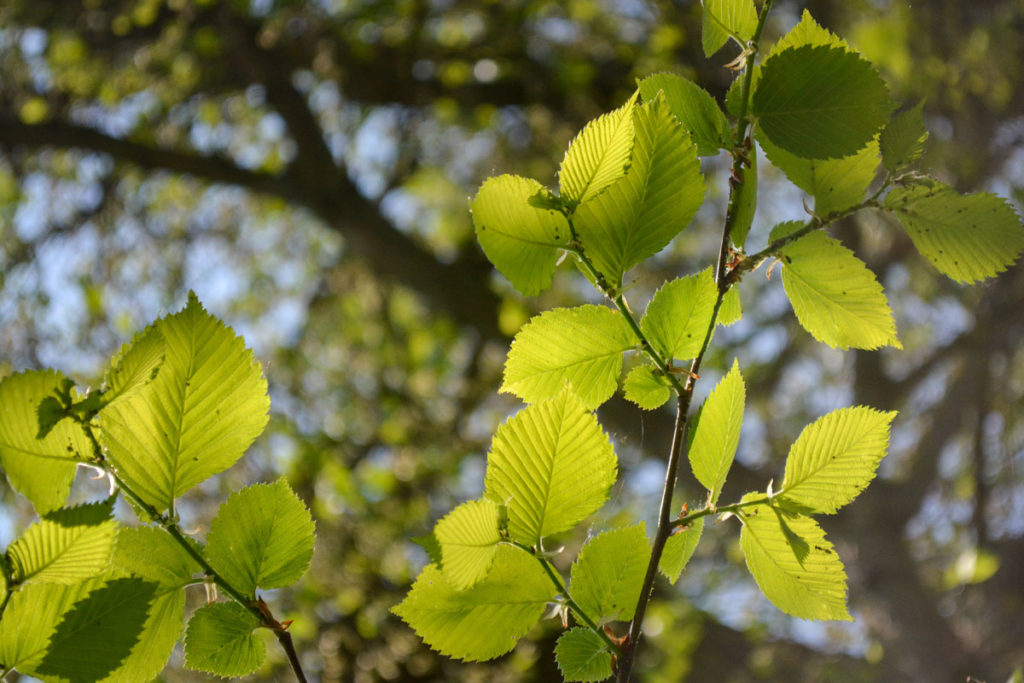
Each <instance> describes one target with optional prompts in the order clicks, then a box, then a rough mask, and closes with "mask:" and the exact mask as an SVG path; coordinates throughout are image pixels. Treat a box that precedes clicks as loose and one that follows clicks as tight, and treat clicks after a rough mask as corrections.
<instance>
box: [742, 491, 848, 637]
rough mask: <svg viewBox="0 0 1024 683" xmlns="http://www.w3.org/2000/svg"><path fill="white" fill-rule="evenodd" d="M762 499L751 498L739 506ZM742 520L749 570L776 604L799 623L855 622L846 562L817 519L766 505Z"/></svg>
mask: <svg viewBox="0 0 1024 683" xmlns="http://www.w3.org/2000/svg"><path fill="white" fill-rule="evenodd" d="M761 495H763V494H759V493H748V494H747V495H745V496H744V497H743V498H742V499H741V501H740V502H748V501H750V500H752V499H754V498H756V497H759V496H761ZM741 519H742V520H743V530H742V531H741V532H740V548H741V549H742V551H743V557H744V559H745V560H746V561H747V569H749V570H750V573H751V575H753V577H754V580H755V581H757V585H758V586H759V587H760V588H761V592H763V593H764V594H765V596H766V597H767V598H768V599H769V600H771V602H772V604H774V605H775V606H776V607H778V608H779V609H781V610H782V611H783V612H785V613H786V614H790V615H792V616H794V617H800V618H801V619H837V620H844V621H852V618H851V617H850V614H849V612H847V610H846V572H845V571H844V570H843V563H842V562H841V561H840V560H839V556H838V555H837V554H836V551H835V550H834V549H833V547H832V544H831V543H830V542H829V541H828V540H826V538H825V532H824V531H822V529H821V527H819V526H818V524H817V523H816V522H815V521H814V520H813V519H811V518H810V517H806V516H804V515H800V514H797V513H795V512H790V511H787V510H781V509H779V508H774V507H771V506H768V505H754V506H751V507H749V508H746V509H744V510H743V511H742V515H741Z"/></svg>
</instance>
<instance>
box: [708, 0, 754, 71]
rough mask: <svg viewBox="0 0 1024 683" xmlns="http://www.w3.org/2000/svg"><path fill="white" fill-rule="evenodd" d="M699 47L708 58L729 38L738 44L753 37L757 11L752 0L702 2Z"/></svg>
mask: <svg viewBox="0 0 1024 683" xmlns="http://www.w3.org/2000/svg"><path fill="white" fill-rule="evenodd" d="M703 2H704V14H703V17H702V23H701V34H700V38H701V46H702V47H703V48H704V56H705V57H710V56H711V55H713V54H715V53H716V52H718V51H719V50H721V49H722V46H723V45H725V44H726V43H727V42H728V41H729V38H730V37H735V38H737V39H738V42H740V44H743V43H746V41H748V40H750V39H751V38H753V37H754V31H755V30H756V29H757V10H756V9H755V8H754V0H703Z"/></svg>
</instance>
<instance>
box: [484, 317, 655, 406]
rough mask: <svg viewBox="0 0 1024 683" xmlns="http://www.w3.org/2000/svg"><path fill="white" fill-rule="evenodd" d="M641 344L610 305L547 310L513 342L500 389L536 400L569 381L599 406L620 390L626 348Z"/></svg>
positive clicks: (554, 392)
mask: <svg viewBox="0 0 1024 683" xmlns="http://www.w3.org/2000/svg"><path fill="white" fill-rule="evenodd" d="M637 343H638V342H637V339H636V338H635V336H634V334H633V332H632V330H630V328H629V325H628V324H627V323H626V321H625V319H624V318H623V317H622V315H620V314H619V313H618V312H617V311H614V310H612V309H611V308H608V307H607V306H593V305H587V306H577V307H576V308H556V309H552V310H550V311H545V312H544V313H542V314H540V315H538V316H536V317H534V318H533V319H532V320H530V322H529V323H527V324H526V325H524V326H523V327H522V329H520V330H519V332H518V334H516V337H515V339H514V340H513V341H512V348H511V349H510V350H509V353H508V359H507V360H506V362H505V377H504V382H503V384H502V385H501V391H503V392H508V393H511V394H515V395H516V396H518V397H520V398H521V399H523V400H524V401H526V402H527V403H536V402H537V401H541V400H544V399H546V398H551V397H552V396H555V395H557V394H558V393H559V392H560V391H561V390H562V387H563V386H564V384H565V382H566V381H568V382H569V383H571V384H572V387H573V389H574V390H575V391H576V393H577V395H578V396H579V398H580V400H582V401H583V404H584V406H586V407H587V408H588V409H593V408H596V407H598V406H599V405H601V404H602V403H604V402H605V401H607V400H608V399H609V398H610V397H611V395H612V394H613V393H615V389H616V387H617V386H618V378H619V373H620V372H621V371H622V353H623V352H624V351H626V350H627V349H630V348H632V347H633V346H635V345H636V344H637Z"/></svg>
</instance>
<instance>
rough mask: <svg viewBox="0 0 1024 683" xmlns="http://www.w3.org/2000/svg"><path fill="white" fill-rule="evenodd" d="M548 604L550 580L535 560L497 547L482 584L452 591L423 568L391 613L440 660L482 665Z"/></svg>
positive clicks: (437, 574)
mask: <svg viewBox="0 0 1024 683" xmlns="http://www.w3.org/2000/svg"><path fill="white" fill-rule="evenodd" d="M551 599H552V586H551V583H550V580H549V579H548V576H547V574H545V573H544V570H543V569H542V568H541V566H540V564H539V563H538V562H537V560H535V559H534V558H533V557H531V556H530V555H529V554H527V553H526V552H524V551H522V550H519V549H518V548H514V547H511V546H508V545H502V546H499V547H498V553H497V557H496V558H495V561H494V567H493V568H492V569H491V572H490V573H489V574H488V575H487V578H486V579H484V580H483V581H481V582H480V583H478V584H476V585H475V586H473V587H472V588H470V589H469V590H465V591H457V590H455V589H454V588H452V587H451V586H450V585H449V584H448V582H447V581H445V580H444V576H443V575H442V574H441V570H440V569H438V567H437V565H433V564H432V565H428V566H427V567H426V568H425V569H424V570H423V572H422V573H420V575H419V577H418V578H417V579H416V582H415V583H414V584H413V586H412V589H411V590H410V591H409V594H408V595H407V596H406V597H405V600H403V601H402V602H401V603H400V604H399V605H397V606H396V607H395V608H394V609H393V610H392V611H393V612H394V613H395V614H397V615H398V616H399V617H401V619H402V620H403V621H404V622H405V623H407V624H409V626H410V627H412V629H413V630H414V631H416V633H417V634H418V635H419V636H420V638H422V639H423V641H424V642H425V643H426V644H427V645H429V646H430V647H432V648H433V649H435V650H437V651H438V652H440V653H441V654H444V655H448V656H449V657H455V658H457V659H462V660H467V661H483V660H487V659H494V658H495V657H498V656H500V655H503V654H505V653H506V652H508V651H509V650H511V649H512V648H513V647H515V645H516V641H518V640H519V639H520V638H521V637H523V636H524V635H526V633H527V632H528V631H529V630H530V629H531V628H533V627H534V625H535V624H536V623H537V622H538V621H539V620H540V617H541V614H543V612H544V607H545V605H546V604H547V603H548V601H550V600H551Z"/></svg>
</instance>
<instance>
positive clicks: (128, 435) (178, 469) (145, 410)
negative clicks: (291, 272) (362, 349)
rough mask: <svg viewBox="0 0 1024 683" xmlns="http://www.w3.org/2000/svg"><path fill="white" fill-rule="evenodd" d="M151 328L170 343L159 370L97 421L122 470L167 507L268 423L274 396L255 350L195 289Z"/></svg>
mask: <svg viewBox="0 0 1024 683" xmlns="http://www.w3.org/2000/svg"><path fill="white" fill-rule="evenodd" d="M154 327H155V328H156V329H157V330H158V331H159V332H160V333H161V334H162V336H163V337H164V340H165V341H166V344H167V351H166V356H165V359H164V363H163V365H161V367H160V370H159V372H158V373H157V376H156V377H155V378H154V379H153V381H151V382H149V383H148V384H146V385H145V386H143V387H140V388H139V389H138V390H136V391H135V392H134V393H132V394H131V395H130V396H125V397H124V398H123V399H121V400H118V401H115V402H114V403H111V404H110V405H108V406H107V407H105V408H104V409H103V410H101V411H100V413H99V416H98V419H99V424H100V428H101V430H102V437H103V442H104V445H105V446H106V447H107V449H108V451H109V457H110V460H111V462H112V463H113V464H114V466H115V467H116V468H117V470H118V473H119V474H120V476H121V477H122V478H123V479H124V480H125V481H126V482H127V483H128V485H129V486H130V487H131V488H132V489H133V490H134V491H135V492H136V493H137V494H138V495H139V496H140V497H141V498H142V499H143V500H144V501H146V502H147V503H149V504H151V505H153V506H154V507H155V508H156V509H157V510H159V511H162V510H167V509H169V508H173V505H174V499H175V498H177V497H178V496H180V495H181V494H182V493H184V492H185V491H187V490H189V489H190V488H192V487H193V486H195V485H196V484H198V483H200V482H202V481H203V480H205V479H206V478H208V477H210V476H212V475H214V474H217V473H218V472H221V471H222V470H224V469H227V468H228V467H230V466H231V465H233V464H234V463H235V461H236V460H238V459H239V458H240V457H241V456H242V454H243V453H244V452H245V449H246V448H248V447H249V444H251V443H252V442H253V440H254V439H255V438H256V437H257V436H258V435H259V434H260V432H262V431H263V427H264V425H266V423H267V413H268V410H269V408H270V399H269V398H268V397H267V382H266V380H265V379H264V378H263V374H262V372H261V370H260V366H259V363H257V362H256V360H255V358H254V357H253V354H252V351H250V350H248V349H246V348H245V342H244V341H243V340H242V339H241V338H240V337H236V336H235V335H234V332H232V330H231V329H230V328H229V327H226V326H225V325H224V324H223V323H221V322H220V321H219V320H217V319H216V318H214V317H213V316H211V315H210V314H209V313H207V312H206V311H205V310H204V309H203V307H202V305H201V304H200V303H199V300H198V299H197V298H196V296H195V294H191V293H190V294H189V300H188V305H187V306H186V307H185V309H184V310H182V311H181V312H179V313H176V314H174V315H170V316H167V317H166V318H162V319H160V320H158V321H157V322H156V323H154Z"/></svg>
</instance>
